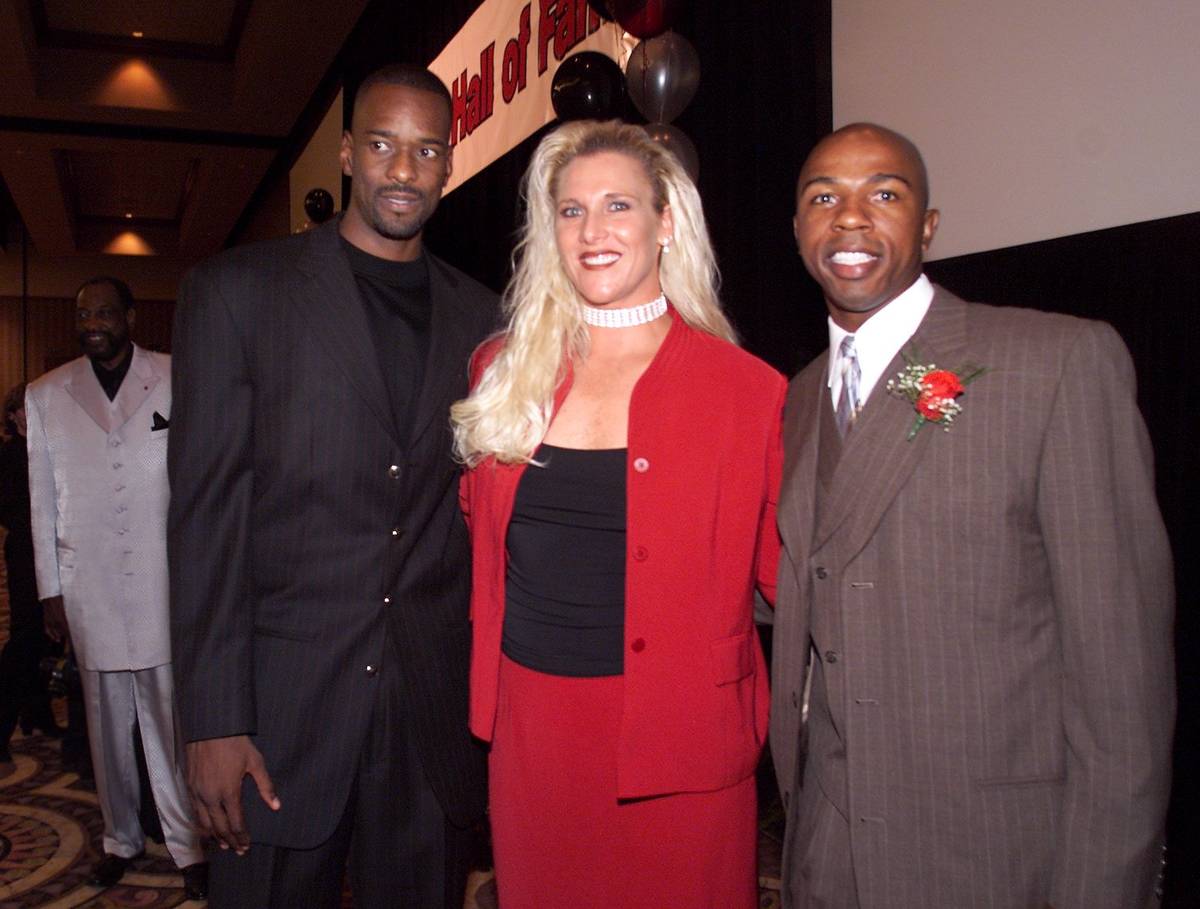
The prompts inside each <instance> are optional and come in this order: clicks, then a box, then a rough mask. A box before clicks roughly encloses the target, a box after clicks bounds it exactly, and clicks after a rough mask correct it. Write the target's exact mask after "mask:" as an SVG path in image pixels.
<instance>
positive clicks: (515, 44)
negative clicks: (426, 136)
mask: <svg viewBox="0 0 1200 909" xmlns="http://www.w3.org/2000/svg"><path fill="white" fill-rule="evenodd" d="M622 35H623V30H622V29H621V28H620V26H618V25H616V24H615V23H612V22H605V21H604V20H603V19H601V18H600V16H599V14H597V13H596V11H595V10H594V9H592V8H591V7H590V6H589V5H588V3H587V0H484V2H483V3H482V4H480V6H479V8H478V9H477V10H475V12H474V13H472V14H471V18H470V19H468V20H467V24H466V25H464V26H463V27H462V29H461V30H460V31H459V33H458V34H457V35H455V36H454V39H453V40H452V41H451V42H450V43H449V44H448V45H446V47H445V49H444V50H443V51H442V52H441V53H440V54H439V55H438V57H437V59H436V60H434V61H433V62H432V63H431V64H429V68H430V69H431V70H432V71H433V72H435V73H436V74H437V75H438V76H439V77H440V78H441V79H442V81H443V82H445V83H446V85H447V86H448V87H449V89H450V94H451V96H452V97H453V98H454V119H453V122H452V123H451V125H450V144H451V145H453V146H454V173H453V174H452V175H451V177H450V182H449V183H448V184H447V185H446V192H450V191H451V190H453V189H454V188H455V187H456V186H458V185H459V184H461V183H463V182H465V181H466V180H468V179H470V178H471V177H473V176H474V175H475V174H477V173H479V171H481V170H483V169H484V168H485V167H487V166H488V165H489V164H491V163H492V162H493V161H495V160H496V159H497V158H499V157H500V156H501V155H503V154H505V153H506V152H508V151H509V150H510V149H512V148H513V147H515V146H516V145H517V144H519V143H520V142H522V141H523V140H524V139H526V138H528V137H529V136H530V135H532V134H533V133H534V132H536V131H537V130H538V129H540V128H541V127H542V126H544V125H545V124H547V123H549V122H550V121H551V120H553V119H554V116H555V115H554V107H553V106H552V105H551V103H550V85H551V83H552V81H553V79H554V73H555V71H556V70H557V69H558V65H559V64H560V63H561V62H562V61H563V60H565V59H566V58H567V57H569V56H571V55H572V54H576V53H578V52H580V51H584V50H592V51H599V52H600V53H602V54H607V55H608V56H610V57H612V58H613V59H614V60H617V61H620V60H621V59H622V55H623V54H624V55H625V56H628V50H627V49H625V48H624V47H623V46H622Z"/></svg>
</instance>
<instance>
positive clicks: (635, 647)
mask: <svg viewBox="0 0 1200 909" xmlns="http://www.w3.org/2000/svg"><path fill="white" fill-rule="evenodd" d="M629 649H630V650H632V651H633V652H634V653H641V652H642V651H643V650H645V649H646V642H645V641H643V640H642V639H641V638H634V639H633V643H632V644H630V645H629Z"/></svg>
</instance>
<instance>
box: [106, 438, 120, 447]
mask: <svg viewBox="0 0 1200 909" xmlns="http://www.w3.org/2000/svg"><path fill="white" fill-rule="evenodd" d="M108 444H109V446H110V447H111V448H116V447H117V446H118V445H120V444H121V440H120V439H109V440H108Z"/></svg>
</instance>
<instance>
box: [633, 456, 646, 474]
mask: <svg viewBox="0 0 1200 909" xmlns="http://www.w3.org/2000/svg"><path fill="white" fill-rule="evenodd" d="M633 469H634V470H636V471H637V472H638V473H645V472H646V471H647V470H649V469H650V462H649V461H647V460H646V459H645V458H634V459H633Z"/></svg>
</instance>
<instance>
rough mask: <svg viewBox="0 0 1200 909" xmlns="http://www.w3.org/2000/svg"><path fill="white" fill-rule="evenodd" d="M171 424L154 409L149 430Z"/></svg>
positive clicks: (153, 430)
mask: <svg viewBox="0 0 1200 909" xmlns="http://www.w3.org/2000/svg"><path fill="white" fill-rule="evenodd" d="M170 425H171V421H170V420H168V419H166V418H165V417H163V415H162V414H160V413H159V412H158V411H157V410H156V411H154V419H153V420H152V421H151V423H150V431H151V432H158V431H159V430H160V429H166V428H167V427H168V426H170Z"/></svg>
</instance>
